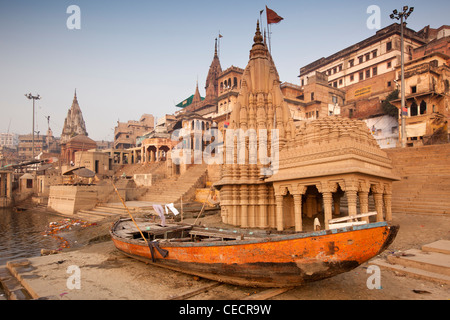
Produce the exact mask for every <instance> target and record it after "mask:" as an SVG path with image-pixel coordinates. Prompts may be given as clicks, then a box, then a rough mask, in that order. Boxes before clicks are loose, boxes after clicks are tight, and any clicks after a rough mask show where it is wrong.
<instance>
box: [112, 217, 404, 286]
mask: <svg viewBox="0 0 450 320" xmlns="http://www.w3.org/2000/svg"><path fill="white" fill-rule="evenodd" d="M397 231H398V226H393V225H389V224H388V223H386V222H378V223H372V224H367V225H362V226H353V227H347V228H342V229H334V230H325V231H317V232H311V233H296V234H291V235H284V236H279V237H276V238H261V239H252V240H236V241H225V242H221V241H217V242H210V243H202V242H196V243H195V242H194V243H161V244H160V247H161V248H162V249H165V250H168V252H169V254H168V256H167V257H165V258H163V257H162V256H161V255H160V254H159V253H158V252H157V251H156V250H155V258H156V260H155V262H152V256H151V253H150V250H149V247H148V246H147V245H146V244H145V243H142V241H141V243H139V241H136V240H133V239H121V238H119V237H117V236H116V235H114V233H113V232H111V235H112V240H113V242H114V244H115V246H116V247H117V248H118V249H119V250H120V251H122V252H123V253H125V254H127V255H129V256H132V257H134V258H136V259H139V260H142V261H145V262H148V263H152V264H154V265H158V266H161V267H165V268H169V269H172V270H176V271H180V272H184V273H188V274H193V275H197V276H200V277H204V278H208V279H212V280H216V281H221V282H226V283H231V284H236V285H244V286H258V287H285V286H297V285H301V284H303V283H305V282H309V281H316V280H320V279H324V278H329V277H332V276H335V275H337V274H339V273H343V272H347V271H350V270H352V269H354V268H356V267H357V266H359V265H360V264H362V263H364V262H366V261H368V260H369V259H371V258H372V257H374V256H376V255H378V254H379V253H381V252H382V251H384V250H385V249H386V248H387V247H388V246H389V244H390V243H392V241H393V240H394V238H395V236H396V234H397Z"/></svg>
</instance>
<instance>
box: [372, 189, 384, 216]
mask: <svg viewBox="0 0 450 320" xmlns="http://www.w3.org/2000/svg"><path fill="white" fill-rule="evenodd" d="M373 197H374V199H375V209H376V211H377V222H380V221H383V194H382V193H374V194H373Z"/></svg>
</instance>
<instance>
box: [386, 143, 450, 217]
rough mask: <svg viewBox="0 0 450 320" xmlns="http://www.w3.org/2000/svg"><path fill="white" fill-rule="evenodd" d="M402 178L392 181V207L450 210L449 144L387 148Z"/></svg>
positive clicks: (420, 211) (422, 211)
mask: <svg viewBox="0 0 450 320" xmlns="http://www.w3.org/2000/svg"><path fill="white" fill-rule="evenodd" d="M386 152H387V154H388V155H389V157H390V158H391V159H392V164H393V166H394V170H395V171H396V172H397V174H398V175H399V176H400V177H401V178H402V180H401V181H396V182H394V183H393V184H392V211H393V213H394V214H395V212H406V213H418V214H449V213H450V144H443V145H433V146H421V147H414V148H403V149H402V148H395V149H391V150H386Z"/></svg>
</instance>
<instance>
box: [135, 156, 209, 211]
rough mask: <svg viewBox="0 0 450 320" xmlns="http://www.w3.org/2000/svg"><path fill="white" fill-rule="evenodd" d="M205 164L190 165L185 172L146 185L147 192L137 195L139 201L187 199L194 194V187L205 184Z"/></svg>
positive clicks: (153, 201)
mask: <svg viewBox="0 0 450 320" xmlns="http://www.w3.org/2000/svg"><path fill="white" fill-rule="evenodd" d="M206 174H207V166H206V165H205V164H194V165H191V166H190V167H189V168H188V169H187V170H186V172H184V173H183V174H181V175H180V176H176V177H169V178H165V179H162V180H160V181H158V182H157V183H156V184H155V185H153V186H151V187H148V188H147V192H146V193H145V194H143V195H142V196H141V197H139V200H140V201H148V202H152V203H176V202H179V201H180V199H181V198H183V201H186V202H187V201H188V200H189V199H190V198H192V197H193V196H194V195H195V189H197V188H203V187H204V186H205V183H206V182H205V181H206Z"/></svg>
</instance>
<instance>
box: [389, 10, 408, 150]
mask: <svg viewBox="0 0 450 320" xmlns="http://www.w3.org/2000/svg"><path fill="white" fill-rule="evenodd" d="M408 9H409V11H408ZM413 11H414V7H411V8H408V6H403V11H402V12H398V11H397V10H394V11H393V12H392V14H391V15H390V16H389V17H390V18H391V19H397V20H400V30H401V38H402V39H401V49H400V50H401V51H402V52H401V73H402V75H401V77H402V84H401V86H402V90H401V96H402V106H401V111H400V112H401V120H402V122H401V124H402V131H401V135H402V139H401V145H402V148H404V147H406V119H405V114H404V110H405V48H404V47H405V44H404V38H403V22H404V20H406V19H408V17H409V16H410V15H411V13H413Z"/></svg>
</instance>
